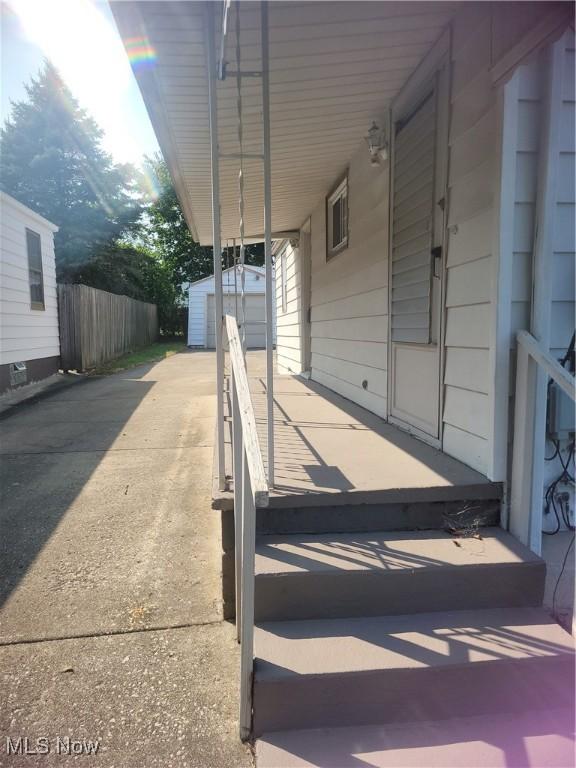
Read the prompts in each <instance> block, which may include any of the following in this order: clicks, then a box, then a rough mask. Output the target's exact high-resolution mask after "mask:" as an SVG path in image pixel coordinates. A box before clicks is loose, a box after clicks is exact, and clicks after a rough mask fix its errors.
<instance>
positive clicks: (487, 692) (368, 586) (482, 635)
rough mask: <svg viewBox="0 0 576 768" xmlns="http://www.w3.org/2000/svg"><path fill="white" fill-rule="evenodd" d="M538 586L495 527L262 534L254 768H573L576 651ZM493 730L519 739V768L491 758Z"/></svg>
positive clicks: (516, 548)
mask: <svg viewBox="0 0 576 768" xmlns="http://www.w3.org/2000/svg"><path fill="white" fill-rule="evenodd" d="M544 578H545V565H544V563H543V561H542V560H541V559H540V558H538V557H537V556H535V555H533V554H532V553H531V552H529V551H528V550H527V549H526V548H524V547H523V546H522V545H520V544H519V543H518V542H517V541H516V540H515V539H514V538H513V537H512V536H510V535H509V534H507V533H506V532H504V531H502V530H501V529H500V528H496V527H486V528H481V529H479V533H478V534H477V535H476V536H473V537H463V538H455V537H454V536H452V535H450V534H449V533H446V532H443V531H438V530H430V531H411V532H400V531H397V530H395V531H389V532H372V533H368V532H352V533H332V532H328V533H326V532H324V533H319V534H318V533H305V534H302V533H298V534H286V535H278V534H275V535H260V536H259V537H258V541H257V552H256V587H255V616H256V628H255V638H254V642H255V657H256V660H255V673H254V713H253V730H254V735H255V736H256V737H259V742H258V745H257V760H258V767H259V768H272V766H277V768H280V766H304V765H306V766H308V765H315V766H325V767H326V768H337V766H357V765H362V764H365V763H364V762H363V761H362V760H359V759H358V758H357V757H355V755H358V754H360V753H363V752H366V753H368V752H369V753H370V756H371V757H370V760H369V761H368V762H367V763H366V764H367V765H374V766H379V765H382V766H404V765H414V766H419V767H424V766H428V765H436V764H437V765H442V766H445V768H448V766H452V765H453V766H472V765H482V766H486V768H488V766H492V765H494V766H496V765H514V766H516V765H566V766H568V765H571V764H572V762H571V759H567V754H568V753H567V749H569V750H570V751H569V754H570V755H572V754H573V748H574V745H573V742H572V741H571V739H570V738H568V737H567V736H566V734H567V733H568V732H569V730H570V729H569V727H568V726H566V727H564V726H565V724H566V723H572V722H573V716H574V709H573V708H574V695H573V687H574V686H573V680H574V647H573V641H572V638H571V636H570V635H568V634H567V633H566V632H565V631H564V630H563V629H562V628H561V627H560V626H559V625H558V624H556V623H555V622H554V621H553V620H552V619H551V618H550V617H549V616H548V614H547V613H546V612H545V611H544V610H543V609H542V608H541V602H542V596H543V590H544ZM552 711H554V712H557V713H558V717H557V718H556V719H555V720H554V723H556V725H554V726H553V727H552V725H550V727H548V726H546V725H545V723H546V722H548V720H547V718H548V717H549V713H550V712H552ZM492 721H493V722H492ZM560 722H561V723H563V724H564V725H563V726H562V728H563V729H564V730H558V728H559V726H558V723H560ZM506 723H508V726H507V727H504V726H505V724H506ZM494 724H500V726H499V731H498V732H499V733H500V732H502V733H507V734H508V735H509V741H510V740H511V739H512V736H514V738H516V739H524V742H522V743H524V744H525V753H524V756H523V757H522V759H521V760H520V761H519V762H508V763H507V762H498V760H501V758H502V750H504V751H506V750H507V749H508V751H510V750H511V749H512V746H511V744H512V741H513V739H512V741H510V744H508V743H507V742H506V741H505V739H504V740H502V739H503V737H502V739H501V740H500V741H498V739H496V741H495V740H494V739H491V737H489V734H490V733H491V732H495V731H494V727H493V726H494ZM503 724H504V725H503ZM496 730H498V729H496ZM475 742H480V743H481V744H482V745H484V746H483V748H482V749H480V751H479V752H478V751H475V748H474V746H473V744H474V743H475ZM500 742H501V743H500ZM363 744H364V745H365V746H362V745H363ZM514 744H516V742H514ZM458 745H460V747H459V746H458ZM502 745H504V746H502ZM532 748H533V749H532ZM423 750H424V752H423ZM531 750H532V751H531ZM554 750H559V752H558V754H559V755H560V757H558V759H559V760H560V759H562V760H565V762H564V763H562V762H559V763H554V762H553V760H552V758H550V760H551V762H545V763H538V762H534V760H535V759H536V757H535V755H538V754H540V753H541V752H542V753H543V754H550V755H551V754H552V753H554V754H555V752H554ZM479 754H482V755H483V758H482V760H481V761H480V762H474V760H475V759H476V755H479ZM510 754H512V753H510ZM375 755H376V756H377V757H375ZM531 755H532V756H531ZM554 759H556V758H554ZM434 760H437V762H434ZM566 760H567V761H566ZM403 761H404V762H403ZM438 761H439V762H438Z"/></svg>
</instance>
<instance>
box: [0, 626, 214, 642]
mask: <svg viewBox="0 0 576 768" xmlns="http://www.w3.org/2000/svg"><path fill="white" fill-rule="evenodd" d="M223 623H224V619H214V620H213V621H198V622H184V623H181V624H161V625H158V626H153V627H133V628H131V629H113V630H110V631H103V632H87V633H84V634H82V633H79V634H72V635H54V636H48V637H34V638H24V639H20V640H0V648H8V647H10V646H15V645H33V644H34V643H55V642H58V641H60V640H90V639H91V638H96V637H117V636H118V635H134V634H143V633H146V632H169V631H170V630H173V629H192V628H193V627H214V626H217V625H218V624H223Z"/></svg>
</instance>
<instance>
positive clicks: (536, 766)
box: [256, 709, 575, 768]
mask: <svg viewBox="0 0 576 768" xmlns="http://www.w3.org/2000/svg"><path fill="white" fill-rule="evenodd" d="M574 750H575V744H574V720H573V717H572V713H571V712H570V711H568V710H562V709H560V710H558V709H554V710H550V711H547V712H542V711H540V712H529V713H526V714H519V715H499V716H498V717H495V716H481V717H472V718H458V719H454V720H443V721H435V722H425V723H400V724H393V725H387V726H385V727H384V726H381V725H365V726H358V727H353V728H318V729H312V730H305V731H286V732H277V733H269V734H268V733H267V734H265V735H264V737H263V738H262V739H259V740H258V741H257V743H256V765H257V767H258V768H360V766H371V767H372V768H423V766H425V767H426V768H478V767H479V766H482V768H512V766H513V768H528V766H530V767H531V768H541V766H546V767H547V768H568V767H569V766H573V765H574Z"/></svg>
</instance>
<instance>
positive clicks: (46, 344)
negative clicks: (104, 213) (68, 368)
mask: <svg viewBox="0 0 576 768" xmlns="http://www.w3.org/2000/svg"><path fill="white" fill-rule="evenodd" d="M0 206H1V231H2V241H1V249H0V393H2V392H5V391H7V390H9V389H12V388H13V387H15V386H20V385H22V384H26V383H28V382H31V381H38V380H39V379H43V378H45V377H47V376H50V375H51V374H53V373H56V372H57V371H58V368H59V365H60V340H59V333H58V301H57V295H56V265H55V259H54V233H55V232H57V231H58V227H57V226H55V225H54V224H52V223H51V222H50V221H48V220H47V219H45V218H43V217H42V216H39V215H38V214H37V213H35V212H34V211H32V210H30V208H27V207H26V206H25V205H22V203H19V202H18V201H17V200H14V198H12V197H10V196H9V195H6V194H5V193H3V192H0Z"/></svg>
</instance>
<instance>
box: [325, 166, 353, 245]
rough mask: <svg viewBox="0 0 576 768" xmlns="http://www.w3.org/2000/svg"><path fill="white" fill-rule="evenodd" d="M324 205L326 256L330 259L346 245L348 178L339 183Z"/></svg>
mask: <svg viewBox="0 0 576 768" xmlns="http://www.w3.org/2000/svg"><path fill="white" fill-rule="evenodd" d="M326 204H327V205H326V207H327V211H326V214H327V215H326V220H327V232H326V242H327V256H328V258H330V257H331V256H334V255H336V254H337V253H339V252H340V251H341V250H343V249H344V248H346V246H347V245H348V178H345V179H343V180H342V181H341V182H340V184H339V185H338V186H337V187H336V189H335V190H334V192H332V194H331V195H330V196H329V197H328V198H327V200H326Z"/></svg>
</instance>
